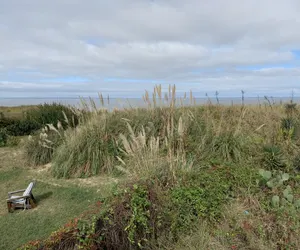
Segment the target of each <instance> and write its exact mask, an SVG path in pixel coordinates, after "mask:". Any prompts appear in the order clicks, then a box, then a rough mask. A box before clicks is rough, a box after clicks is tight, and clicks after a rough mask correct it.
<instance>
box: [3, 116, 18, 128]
mask: <svg viewBox="0 0 300 250" xmlns="http://www.w3.org/2000/svg"><path fill="white" fill-rule="evenodd" d="M15 122H16V120H14V119H9V118H7V117H5V116H4V115H3V114H2V116H0V128H6V127H8V126H10V125H13V124H14V123H15Z"/></svg>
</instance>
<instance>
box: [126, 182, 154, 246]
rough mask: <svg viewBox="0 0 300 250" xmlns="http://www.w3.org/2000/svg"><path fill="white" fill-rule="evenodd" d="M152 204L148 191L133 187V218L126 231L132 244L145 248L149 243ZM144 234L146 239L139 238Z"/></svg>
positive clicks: (131, 204) (131, 200)
mask: <svg viewBox="0 0 300 250" xmlns="http://www.w3.org/2000/svg"><path fill="white" fill-rule="evenodd" d="M150 205H151V203H150V201H149V199H148V191H147V190H145V189H144V188H143V187H141V186H139V185H136V184H135V185H133V192H132V194H131V197H130V209H131V216H130V220H129V222H128V225H127V226H126V227H125V229H124V230H125V231H126V232H127V233H128V239H129V241H130V243H131V244H133V245H138V246H139V247H140V248H141V247H142V246H143V244H144V241H147V236H146V235H147V234H150V227H149V220H150V210H149V207H150ZM140 232H143V234H145V236H144V237H142V238H141V237H140V236H138V233H140Z"/></svg>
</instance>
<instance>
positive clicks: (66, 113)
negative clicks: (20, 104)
mask: <svg viewBox="0 0 300 250" xmlns="http://www.w3.org/2000/svg"><path fill="white" fill-rule="evenodd" d="M25 116H26V119H27V120H30V121H34V122H36V123H39V124H41V125H42V126H45V125H46V124H53V125H54V126H56V124H57V123H58V121H60V122H61V124H62V126H63V128H67V127H68V126H71V127H75V126H77V125H78V116H77V115H76V114H75V113H74V112H73V110H72V108H71V107H68V106H65V105H63V104H59V103H52V104H47V103H45V104H41V105H38V106H37V107H35V108H33V109H31V110H28V111H27V112H26V114H25Z"/></svg>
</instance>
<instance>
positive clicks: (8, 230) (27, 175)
mask: <svg viewBox="0 0 300 250" xmlns="http://www.w3.org/2000/svg"><path fill="white" fill-rule="evenodd" d="M33 179H36V180H37V184H36V187H34V189H33V194H34V196H35V198H36V199H37V203H38V206H37V208H35V209H33V210H28V211H22V210H21V211H16V212H14V213H11V214H9V213H8V212H7V207H6V202H5V199H6V198H7V192H9V191H13V190H18V189H22V188H26V186H27V185H28V184H29V182H30V181H32V180H33ZM111 183H113V182H111ZM111 183H110V182H109V178H106V180H105V178H98V179H97V178H95V179H94V180H93V181H92V183H89V182H88V181H81V182H75V181H72V180H70V181H69V182H65V181H59V180H56V179H54V178H52V177H51V175H50V173H48V171H47V168H45V167H44V168H42V169H41V168H38V169H32V168H28V167H26V166H24V164H23V160H22V154H21V151H20V150H17V149H15V148H1V149H0V190H1V193H0V200H1V201H2V202H1V204H0V224H1V227H0V235H1V241H0V249H16V248H17V247H19V246H21V245H23V244H25V243H26V242H28V241H32V240H35V239H43V238H46V237H47V236H48V235H49V234H50V233H51V232H53V231H56V230H57V229H59V228H60V227H61V226H62V225H64V224H65V223H67V222H68V221H69V220H70V219H73V218H74V217H76V216H78V215H79V214H81V213H82V212H84V211H85V210H86V209H87V208H88V207H89V206H90V205H93V204H94V203H95V202H96V201H97V200H99V199H101V198H103V197H105V196H106V195H107V192H108V190H109V189H110V184H111Z"/></svg>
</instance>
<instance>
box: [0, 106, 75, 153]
mask: <svg viewBox="0 0 300 250" xmlns="http://www.w3.org/2000/svg"><path fill="white" fill-rule="evenodd" d="M2 109H3V111H1V112H0V147H3V146H6V145H11V144H13V146H14V145H15V143H16V142H17V141H18V140H17V139H16V138H17V137H20V136H25V135H31V134H34V133H35V132H36V131H38V130H40V129H41V128H43V127H44V126H45V125H47V124H55V126H57V124H58V122H60V124H61V126H62V127H63V128H64V129H66V128H67V127H68V126H71V127H75V126H76V125H77V124H78V117H77V115H76V114H75V110H73V109H72V108H71V107H67V106H64V105H62V104H58V103H52V104H47V103H45V104H41V105H37V106H32V107H30V106H26V107H24V108H23V109H22V107H21V108H20V110H19V112H18V113H17V114H18V115H15V116H11V114H12V113H13V112H7V110H9V111H11V110H10V109H8V108H6V109H4V108H3V107H2ZM4 111H6V112H4ZM66 121H68V122H66ZM69 121H70V122H69Z"/></svg>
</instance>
